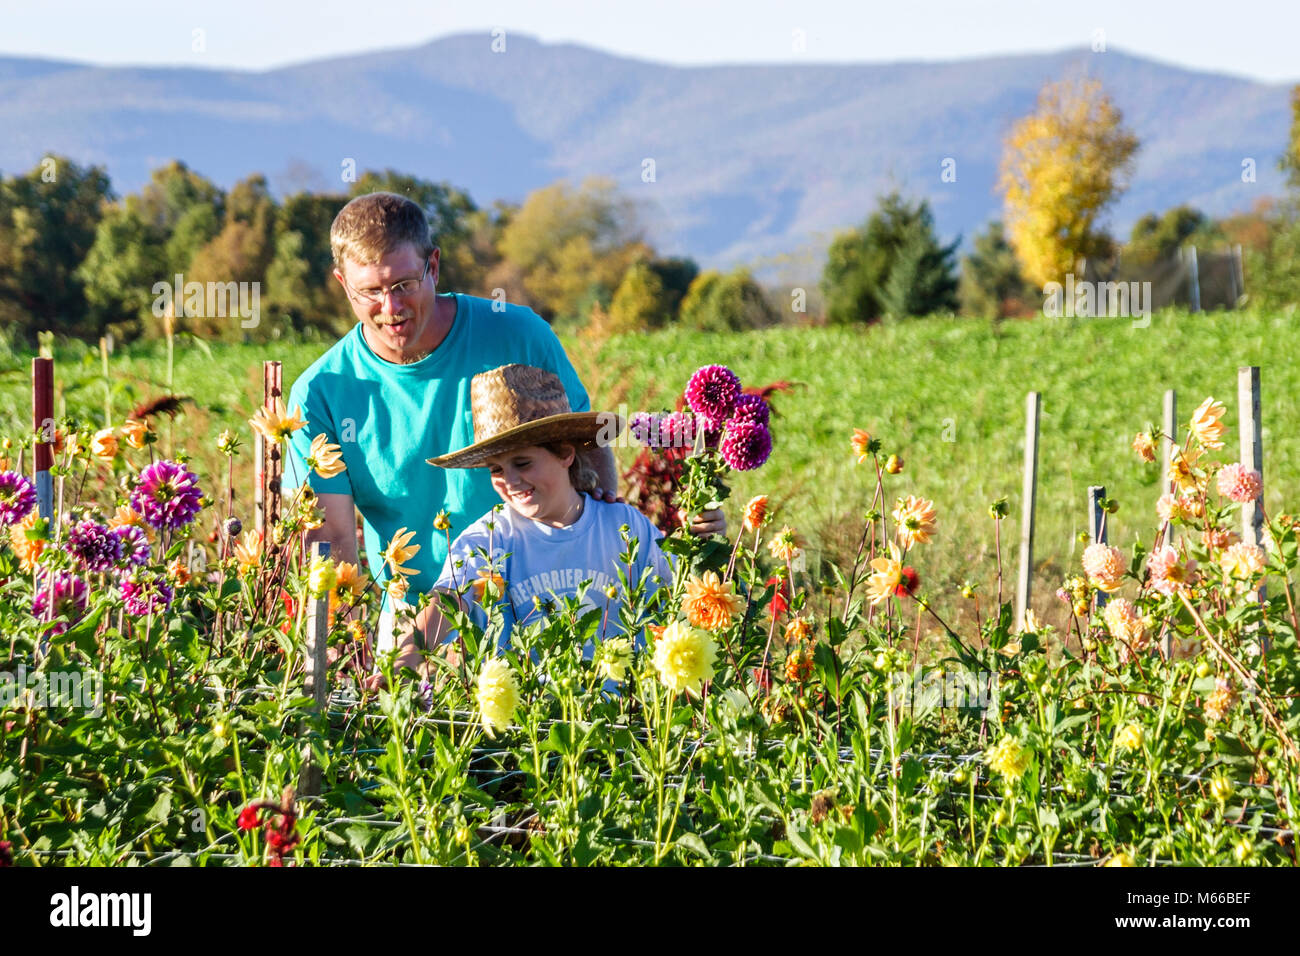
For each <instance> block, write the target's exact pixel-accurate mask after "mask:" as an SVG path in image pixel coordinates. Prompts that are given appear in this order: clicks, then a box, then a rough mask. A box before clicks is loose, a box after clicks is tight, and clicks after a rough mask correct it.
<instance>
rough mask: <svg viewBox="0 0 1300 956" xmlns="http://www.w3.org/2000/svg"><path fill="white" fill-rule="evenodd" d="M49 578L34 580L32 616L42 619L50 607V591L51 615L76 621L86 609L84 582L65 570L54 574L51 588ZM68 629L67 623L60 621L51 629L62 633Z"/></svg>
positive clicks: (56, 632)
mask: <svg viewBox="0 0 1300 956" xmlns="http://www.w3.org/2000/svg"><path fill="white" fill-rule="evenodd" d="M50 583H51V582H50V579H49V578H48V577H44V576H43V577H42V578H41V579H40V580H39V581H37V582H36V597H35V598H33V599H32V616H33V617H35V618H37V619H40V620H43V619H44V618H45V614H46V612H47V611H48V610H49V609H50V592H51V590H52V591H53V595H54V613H53V615H52V616H53V617H66V618H67V619H68V620H69V621H73V622H75V621H77V620H78V619H79V618H80V617H81V614H82V612H83V611H85V610H86V603H87V597H88V595H87V591H86V582H85V581H83V580H81V578H79V577H77V576H76V575H74V574H68V573H67V572H65V571H59V572H58V573H56V574H55V575H54V581H53V585H54V586H53V588H51V587H50ZM67 629H68V625H67V624H64V623H62V622H60V623H58V624H55V625H54V626H53V628H52V629H51V630H52V631H53V633H55V634H62V633H63V632H64V631H66V630H67Z"/></svg>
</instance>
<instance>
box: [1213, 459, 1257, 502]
mask: <svg viewBox="0 0 1300 956" xmlns="http://www.w3.org/2000/svg"><path fill="white" fill-rule="evenodd" d="M1263 490H1264V482H1263V480H1262V479H1261V478H1260V475H1259V472H1257V471H1255V470H1254V469H1251V468H1247V467H1246V466H1245V465H1243V464H1241V463H1239V462H1233V463H1232V464H1231V465H1224V466H1223V469H1222V470H1221V471H1220V472H1219V494H1221V495H1223V496H1224V497H1225V498H1229V499H1231V500H1232V501H1235V502H1237V503H1238V504H1243V505H1244V504H1247V503H1249V502H1251V501H1254V500H1255V499H1256V498H1258V497H1259V496H1260V494H1261V493H1262V492H1263Z"/></svg>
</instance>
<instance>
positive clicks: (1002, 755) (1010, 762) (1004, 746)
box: [984, 736, 1029, 780]
mask: <svg viewBox="0 0 1300 956" xmlns="http://www.w3.org/2000/svg"><path fill="white" fill-rule="evenodd" d="M984 763H985V764H987V765H988V768H989V769H990V770H995V771H997V772H998V773H1000V774H1002V775H1003V776H1004V777H1010V778H1011V779H1012V780H1018V779H1019V778H1020V777H1021V776H1023V775H1024V772H1025V771H1026V770H1028V769H1029V751H1028V750H1026V749H1025V748H1024V747H1022V746H1020V742H1019V741H1017V740H1016V738H1014V737H1010V736H1006V737H1003V738H1002V739H1001V740H999V741H998V742H997V743H996V744H994V745H993V746H992V747H991V748H990V749H989V751H988V753H986V754H985V755H984Z"/></svg>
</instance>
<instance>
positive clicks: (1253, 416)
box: [1237, 365, 1266, 631]
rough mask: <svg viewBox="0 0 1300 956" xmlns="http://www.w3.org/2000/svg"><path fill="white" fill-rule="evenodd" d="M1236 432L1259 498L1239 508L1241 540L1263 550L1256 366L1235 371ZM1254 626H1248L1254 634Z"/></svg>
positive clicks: (1261, 446)
mask: <svg viewBox="0 0 1300 956" xmlns="http://www.w3.org/2000/svg"><path fill="white" fill-rule="evenodd" d="M1237 415H1238V421H1239V423H1240V424H1239V425H1238V426H1237V431H1238V434H1239V436H1240V443H1241V463H1242V464H1243V465H1245V466H1246V467H1247V468H1253V469H1254V470H1255V472H1256V473H1257V474H1258V475H1259V477H1260V491H1259V497H1258V498H1256V499H1255V500H1254V501H1252V502H1250V503H1248V504H1244V505H1242V506H1241V540H1242V541H1244V542H1245V543H1246V544H1253V545H1255V546H1256V547H1258V548H1263V547H1264V489H1263V483H1264V482H1263V479H1264V438H1263V430H1262V429H1263V426H1262V424H1261V422H1260V403H1259V366H1258V365H1246V366H1242V367H1241V368H1238V369H1237ZM1265 596H1266V595H1265V593H1264V585H1263V584H1261V585H1260V586H1259V600H1260V603H1261V604H1262V603H1263V602H1264V599H1265ZM1257 628H1258V625H1251V626H1250V627H1249V628H1248V630H1251V631H1254V630H1256V629H1257Z"/></svg>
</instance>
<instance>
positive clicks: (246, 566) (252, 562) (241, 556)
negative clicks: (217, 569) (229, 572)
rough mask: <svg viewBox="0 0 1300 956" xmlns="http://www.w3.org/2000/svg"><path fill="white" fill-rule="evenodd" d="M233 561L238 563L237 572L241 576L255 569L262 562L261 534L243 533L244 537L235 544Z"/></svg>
mask: <svg viewBox="0 0 1300 956" xmlns="http://www.w3.org/2000/svg"><path fill="white" fill-rule="evenodd" d="M235 560H236V561H237V562H238V563H239V572H240V573H241V574H243V573H244V572H245V571H249V570H251V569H253V568H255V567H257V565H258V563H259V562H260V561H261V560H262V534H261V532H259V531H245V532H244V537H243V538H241V539H239V540H237V541H236V542H235Z"/></svg>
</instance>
